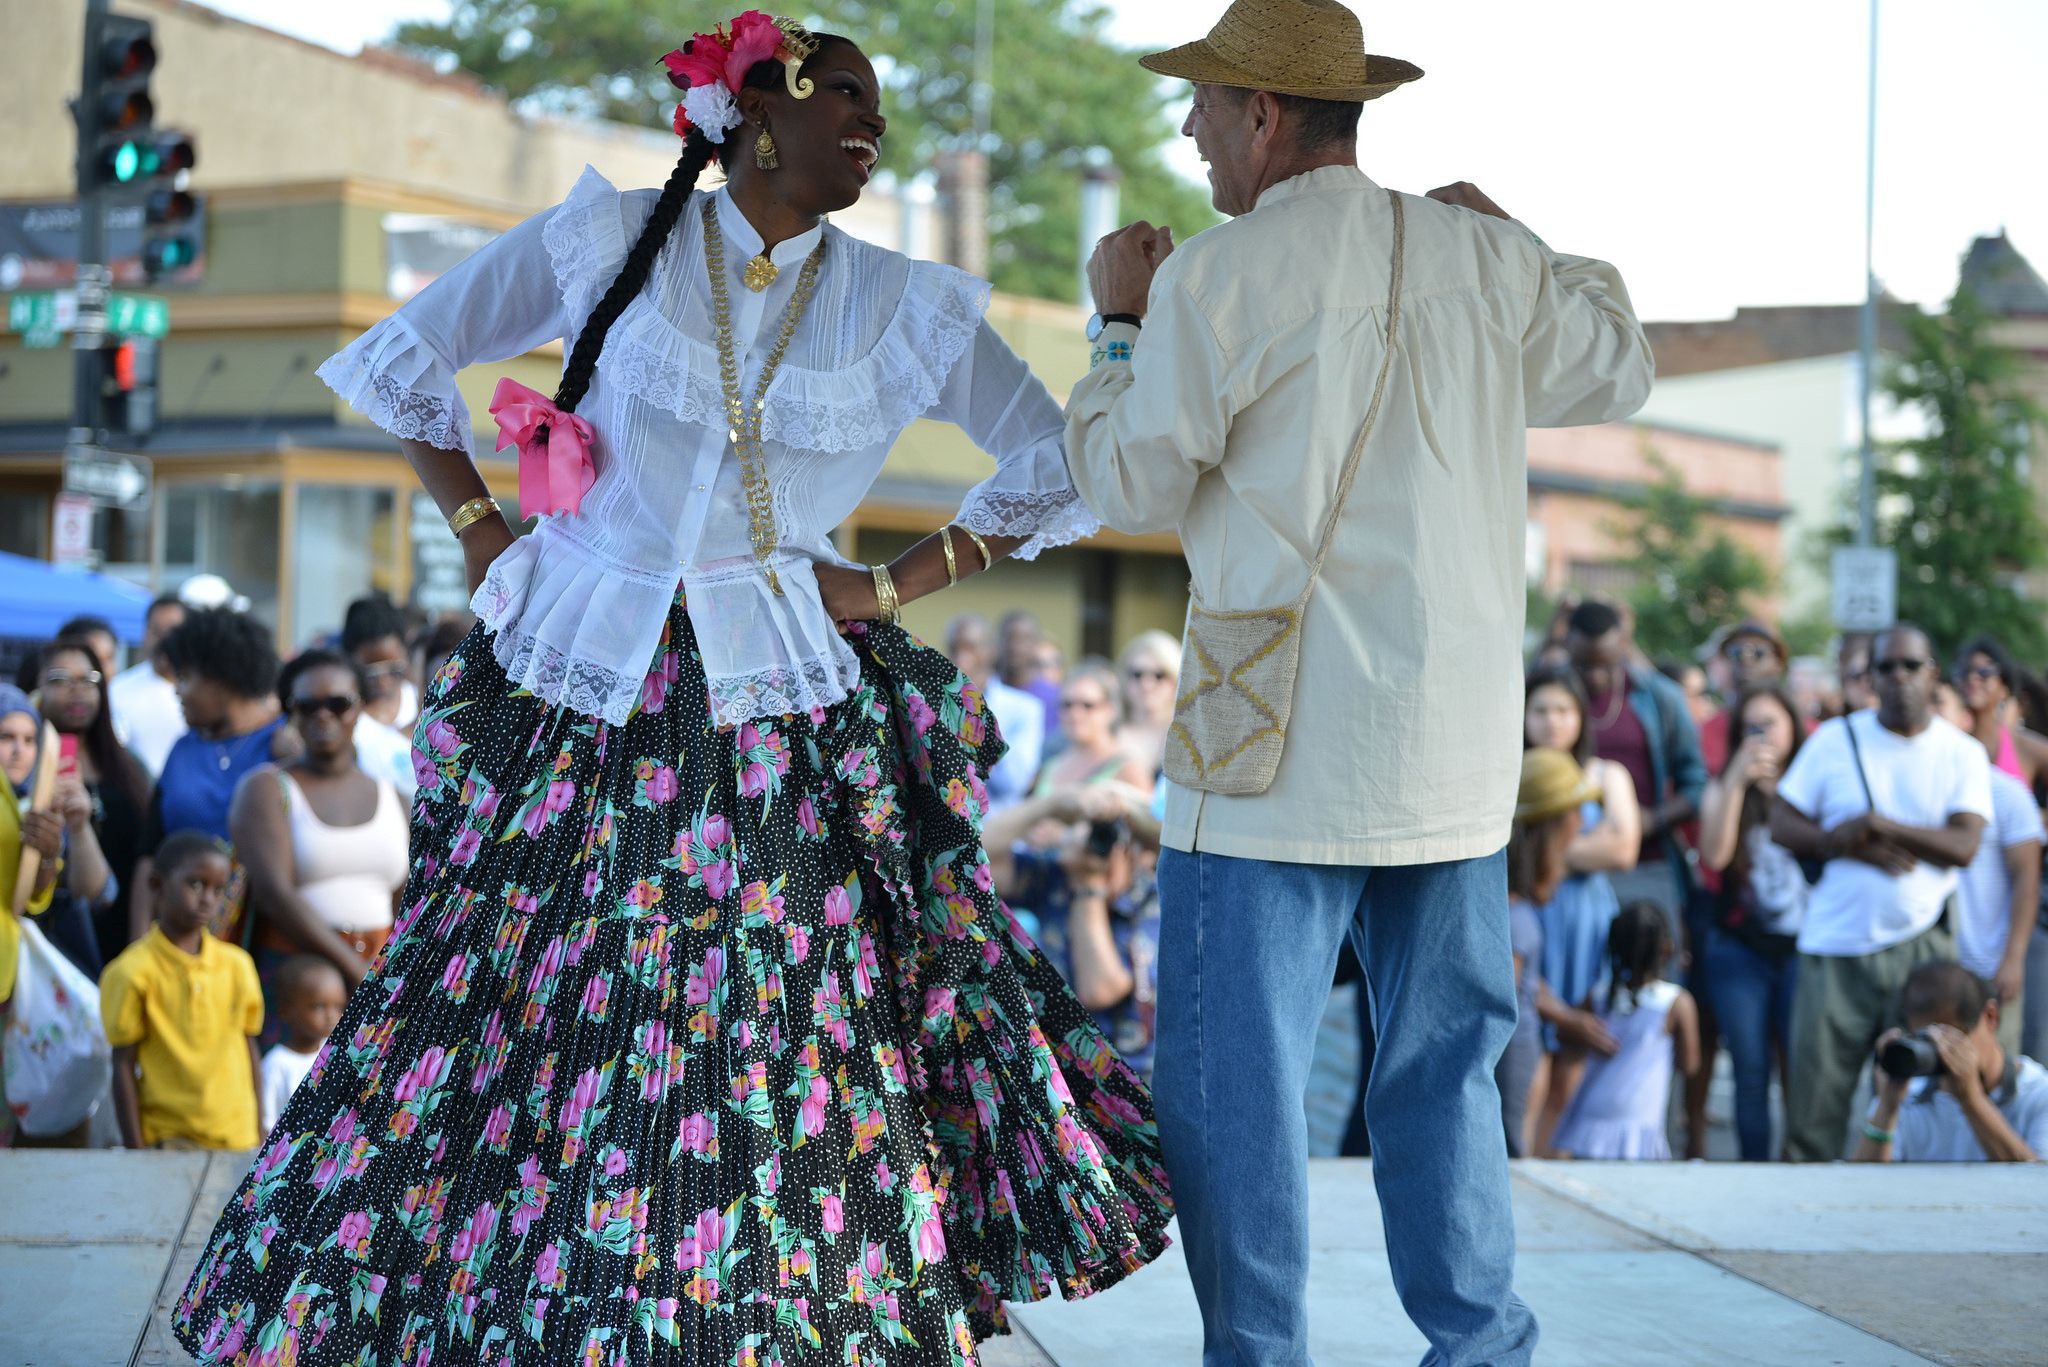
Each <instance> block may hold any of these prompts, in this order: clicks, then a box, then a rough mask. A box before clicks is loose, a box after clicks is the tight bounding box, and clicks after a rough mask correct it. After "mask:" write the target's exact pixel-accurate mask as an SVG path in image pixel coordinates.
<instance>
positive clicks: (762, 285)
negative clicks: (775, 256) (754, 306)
mask: <svg viewBox="0 0 2048 1367" xmlns="http://www.w3.org/2000/svg"><path fill="white" fill-rule="evenodd" d="M780 274H782V272H781V271H780V270H779V269H777V267H776V265H775V263H774V262H773V261H770V260H769V259H768V254H767V253H766V252H763V253H761V255H759V256H757V257H755V258H754V259H753V260H752V261H749V262H748V263H747V266H746V269H745V270H743V271H741V272H740V283H741V284H742V285H745V286H746V287H747V288H748V289H750V290H752V291H753V292H754V293H756V294H759V293H760V292H761V291H762V290H765V289H767V288H768V287H769V286H770V285H772V284H774V283H775V277H776V276H778V275H780Z"/></svg>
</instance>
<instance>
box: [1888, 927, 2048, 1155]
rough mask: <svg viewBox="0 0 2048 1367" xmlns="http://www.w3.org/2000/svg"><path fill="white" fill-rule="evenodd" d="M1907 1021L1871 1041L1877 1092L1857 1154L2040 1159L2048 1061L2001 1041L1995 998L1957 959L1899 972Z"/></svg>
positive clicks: (2047, 1135) (2047, 1133)
mask: <svg viewBox="0 0 2048 1367" xmlns="http://www.w3.org/2000/svg"><path fill="white" fill-rule="evenodd" d="M1900 1012H1901V1014H1902V1015H1904V1016H1905V1018H1906V1028H1905V1029H1904V1030H1890V1031H1887V1032H1886V1033H1885V1035H1884V1037H1883V1038H1882V1039H1880V1040H1879V1041H1878V1042H1877V1101H1876V1104H1874V1105H1873V1106H1872V1107H1871V1110H1870V1120H1869V1121H1868V1122H1867V1123H1866V1124H1865V1125H1864V1126H1863V1139H1862V1142H1861V1143H1859V1144H1858V1145H1857V1146H1856V1161H1857V1162H1859V1163H1985V1162H1990V1163H2038V1162H2040V1161H2041V1156H2042V1155H2043V1154H2044V1153H2048V1068H2043V1067H2042V1066H2041V1065H2040V1064H2038V1063H2036V1062H2034V1060H2032V1059H2030V1058H2026V1057H2023V1056H2020V1055H2015V1054H2009V1053H2007V1052H2006V1051H2005V1049H2004V1047H2003V1046H2001V1045H2000V1044H1999V1042H1998V1017H1999V1003H1998V999H1997V998H1996V997H1994V996H1993V995H1991V993H1990V992H1989V991H1987V990H1986V989H1985V986H1984V980H1983V979H1981V978H1979V977H1978V976H1977V975H1976V974H1974V973H1972V972H1970V971H1969V970H1968V969H1966V968H1964V967H1963V966H1962V965H1961V964H1952V963H1937V964H1922V965H1921V966H1920V967H1919V968H1916V969H1914V970H1913V973H1912V975H1911V976H1910V977H1908V978H1907V979H1906V988H1905V992H1904V993H1903V994H1902V997H1901V1002H1900Z"/></svg>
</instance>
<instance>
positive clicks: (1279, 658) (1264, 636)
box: [1166, 190, 1406, 797]
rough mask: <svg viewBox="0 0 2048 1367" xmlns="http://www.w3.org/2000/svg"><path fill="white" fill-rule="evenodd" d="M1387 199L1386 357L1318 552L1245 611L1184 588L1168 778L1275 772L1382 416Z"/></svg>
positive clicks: (1246, 788) (1259, 786) (1214, 787)
mask: <svg viewBox="0 0 2048 1367" xmlns="http://www.w3.org/2000/svg"><path fill="white" fill-rule="evenodd" d="M1387 198H1388V200H1389V201H1390V202H1391V203H1392V204H1393V206H1394V265H1393V275H1392V281H1391V283H1390V285H1389V287H1388V291H1387V350H1386V355H1385V356H1384V357H1383V358H1382V359H1381V361H1380V373H1379V379H1378V380H1377V381H1375V382H1374V384H1373V390H1372V402H1371V404H1370V405H1369V406H1368V407H1367V408H1366V411H1365V422H1364V424H1363V425H1362V426H1361V427H1360V428H1359V430H1358V440H1357V441H1355V442H1354V443H1352V446H1351V454H1350V455H1349V456H1348V457H1347V458H1346V459H1345V461H1344V470H1343V473H1342V474H1341V475H1340V476H1339V477H1338V479H1337V497H1336V499H1335V501H1334V502H1333V503H1332V504H1331V506H1330V511H1329V515H1328V516H1327V517H1326V518H1325V519H1324V521H1323V535H1322V540H1321V542H1320V543H1319V544H1318V545H1317V546H1316V554H1315V559H1313V560H1312V561H1310V562H1309V567H1308V583H1307V584H1306V585H1304V586H1303V588H1302V590H1301V592H1300V593H1299V594H1298V595H1296V596H1295V597H1294V599H1293V600H1292V601H1290V602H1286V603H1280V604H1277V605H1275V606H1273V607H1265V608H1249V609H1245V610H1242V611H1217V610H1214V609H1211V608H1210V607H1208V606H1207V605H1206V604H1204V603H1203V602H1202V595H1201V593H1200V591H1199V590H1197V589H1196V588H1195V586H1194V585H1193V584H1192V583H1190V584H1189V585H1188V595H1189V601H1188V626H1187V654H1186V658H1185V659H1184V661H1183V662H1182V666H1181V675H1180V690H1179V694H1178V696H1176V697H1175V699H1174V704H1173V725H1172V727H1171V728H1169V729H1168V731H1167V742H1166V776H1167V777H1168V778H1170V779H1172V780H1173V781H1174V782H1175V783H1177V784H1180V785H1181V786H1182V787H1186V788H1194V789H1198V790H1200V791H1202V792H1207V793H1220V794H1225V795H1228V796H1233V797H1241V796H1251V795H1255V794H1258V793H1263V792H1265V791H1266V789H1268V788H1270V787H1272V785H1273V776H1274V774H1275V773H1277V772H1278V771H1279V768H1280V753H1281V751H1282V749H1283V748H1284V747H1285V746H1286V743H1287V722H1288V719H1289V717H1290V716H1291V715H1292V713H1293V711H1294V681H1295V674H1296V673H1297V672H1298V671H1299V669H1300V666H1301V624H1302V619H1303V617H1304V615H1305V614H1306V613H1307V611H1308V601H1309V597H1310V595H1312V594H1313V593H1314V592H1315V589H1316V581H1317V579H1319V578H1320V577H1321V575H1322V571H1323V561H1324V560H1325V559H1326V558H1327V557H1328V556H1329V554H1330V544H1331V542H1332V541H1333V540H1335V538H1336V534H1337V519H1338V517H1339V515H1341V514H1342V513H1343V511H1344V504H1345V501H1346V500H1347V499H1348V498H1349V497H1350V494H1351V486H1352V483H1353V482H1354V481H1355V480H1356V479H1357V476H1358V465H1359V460H1360V458H1361V457H1362V456H1364V454H1365V443H1366V439H1367V438H1368V437H1370V436H1371V435H1372V429H1373V424H1374V423H1375V422H1376V421H1378V419H1379V415H1380V404H1381V402H1382V400H1384V399H1385V398H1386V393H1387V375H1388V373H1389V371H1391V370H1392V368H1393V364H1394V347H1395V339H1396V333H1397V329H1398V328H1399V326H1400V322H1401V258H1402V254H1403V253H1402V248H1403V246H1404V245H1405V242H1406V231H1405V227H1406V225H1405V220H1404V219H1403V216H1402V212H1401V197H1400V196H1399V195H1398V194H1396V193H1394V192H1393V191H1392V190H1389V191H1388V192H1387Z"/></svg>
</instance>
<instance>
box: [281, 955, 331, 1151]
mask: <svg viewBox="0 0 2048 1367" xmlns="http://www.w3.org/2000/svg"><path fill="white" fill-rule="evenodd" d="M347 1005H348V985H347V984H346V983H344V982H342V980H341V970H340V969H338V968H336V967H335V966H334V965H333V964H332V963H330V962H328V961H327V960H326V959H323V958H321V957H320V956H319V955H317V954H295V955H293V956H292V957H291V958H289V959H286V960H285V961H284V963H283V964H282V965H281V966H280V967H279V968H278V970H277V1014H278V1017H279V1019H281V1020H282V1021H283V1022H284V1039H283V1041H282V1042H280V1043H279V1044H278V1045H277V1046H276V1047H274V1048H273V1049H271V1051H270V1052H269V1053H267V1054H265V1055H264V1056H263V1066H262V1069H261V1075H262V1079H263V1081H262V1095H263V1117H262V1119H263V1132H264V1133H265V1134H269V1133H270V1132H271V1131H272V1130H274V1129H276V1128H277V1118H278V1117H279V1116H281V1115H283V1114H284V1108H285V1107H286V1105H288V1104H289V1103H290V1102H291V1099H292V1093H293V1092H296V1091H297V1090H298V1089H299V1084H300V1083H301V1082H304V1081H305V1080H306V1074H308V1073H310V1072H312V1071H313V1063H314V1061H315V1060H316V1059H318V1058H319V1056H320V1046H321V1045H323V1044H325V1043H326V1042H327V1037H328V1036H329V1035H331V1034H333V1033H334V1025H335V1022H336V1021H339V1020H340V1019H341V1012H342V1008H343V1007H345V1006H347Z"/></svg>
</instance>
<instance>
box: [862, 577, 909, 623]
mask: <svg viewBox="0 0 2048 1367" xmlns="http://www.w3.org/2000/svg"><path fill="white" fill-rule="evenodd" d="M870 572H871V573H872V574H873V575H874V576H875V620H876V621H878V622H880V623H881V624H882V625H883V626H885V627H893V626H895V625H896V614H897V613H898V612H899V611H901V609H902V604H901V602H900V601H899V600H898V599H897V597H896V581H895V580H894V579H892V578H890V577H889V567H888V566H887V565H875V566H871V567H870Z"/></svg>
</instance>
